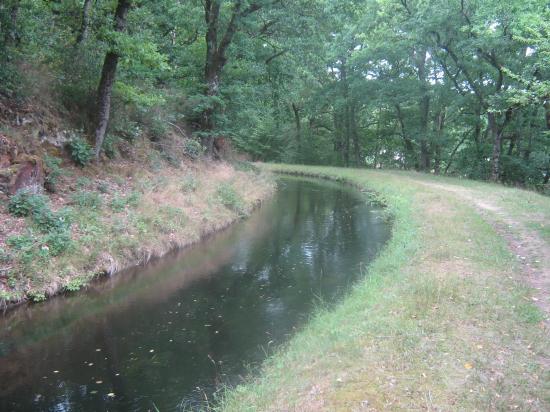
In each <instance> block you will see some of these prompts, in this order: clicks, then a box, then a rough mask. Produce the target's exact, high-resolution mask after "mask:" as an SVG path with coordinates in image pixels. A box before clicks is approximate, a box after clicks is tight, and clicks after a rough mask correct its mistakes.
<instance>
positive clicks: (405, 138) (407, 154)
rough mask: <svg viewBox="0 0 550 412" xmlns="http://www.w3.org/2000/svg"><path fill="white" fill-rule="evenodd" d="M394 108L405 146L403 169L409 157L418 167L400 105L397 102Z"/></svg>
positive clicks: (416, 167)
mask: <svg viewBox="0 0 550 412" xmlns="http://www.w3.org/2000/svg"><path fill="white" fill-rule="evenodd" d="M395 110H396V112H397V121H398V122H399V126H400V127H401V136H402V137H403V143H404V146H405V159H404V163H403V166H404V167H405V169H407V166H408V164H407V163H409V159H411V160H412V163H413V164H414V167H415V169H418V162H417V158H416V155H415V152H414V146H413V143H412V140H411V138H410V137H409V136H408V134H407V130H406V129H405V121H404V120H403V114H402V113H401V106H399V104H396V105H395Z"/></svg>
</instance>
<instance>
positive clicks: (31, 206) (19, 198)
mask: <svg viewBox="0 0 550 412" xmlns="http://www.w3.org/2000/svg"><path fill="white" fill-rule="evenodd" d="M47 203H48V198H47V197H46V196H44V195H39V194H36V193H33V192H32V191H30V190H28V189H22V190H19V191H18V192H17V193H16V194H15V195H13V196H12V197H11V198H10V201H9V203H8V211H9V212H10V213H11V214H12V215H14V216H18V217H24V216H29V215H30V214H31V213H33V212H34V211H35V210H38V209H41V208H43V207H46V206H47Z"/></svg>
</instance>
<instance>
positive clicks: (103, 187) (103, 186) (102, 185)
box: [97, 182, 109, 194]
mask: <svg viewBox="0 0 550 412" xmlns="http://www.w3.org/2000/svg"><path fill="white" fill-rule="evenodd" d="M97 190H99V192H101V193H103V194H106V193H109V184H108V183H107V182H99V183H98V184H97Z"/></svg>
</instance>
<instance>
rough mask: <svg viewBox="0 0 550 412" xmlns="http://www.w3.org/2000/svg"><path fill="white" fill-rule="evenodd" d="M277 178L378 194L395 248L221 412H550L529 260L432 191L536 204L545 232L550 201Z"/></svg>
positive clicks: (458, 204)
mask: <svg viewBox="0 0 550 412" xmlns="http://www.w3.org/2000/svg"><path fill="white" fill-rule="evenodd" d="M264 167H265V168H266V169H269V170H271V171H274V172H280V173H294V174H303V175H309V176H318V177H324V178H331V179H339V180H344V181H346V182H349V183H352V184H354V185H356V186H358V187H361V188H365V189H369V190H374V191H376V193H378V195H379V197H380V199H381V200H382V201H384V203H385V204H386V205H387V206H388V209H389V211H390V212H391V213H392V214H393V217H394V228H393V237H392V239H391V240H390V241H389V244H388V246H387V247H386V249H385V250H384V251H383V252H382V253H381V255H380V257H379V258H378V259H377V260H376V261H375V262H374V263H373V264H372V265H371V267H370V269H369V273H368V275H367V276H366V277H365V280H364V281H362V282H360V284H359V285H358V286H357V287H356V288H355V289H354V290H353V292H352V293H351V294H350V296H349V297H347V298H346V299H345V300H344V301H343V302H342V303H341V304H340V305H338V306H337V307H336V308H335V309H334V310H331V311H320V312H319V313H318V314H317V315H316V316H315V317H314V318H313V319H312V321H311V322H310V324H309V325H307V327H305V328H304V330H302V331H301V332H300V333H299V334H298V335H297V336H296V337H295V338H293V339H292V340H291V341H290V342H289V343H288V345H286V346H285V347H284V348H281V349H280V350H279V351H278V352H277V353H276V354H275V355H273V356H272V357H271V358H269V359H268V361H267V362H266V363H265V365H264V367H263V370H262V372H261V374H260V376H259V377H258V378H255V379H252V380H251V381H249V382H248V383H245V384H243V385H241V386H239V387H237V388H235V389H232V390H229V391H228V392H227V393H226V394H225V397H224V399H223V400H222V402H221V403H220V405H219V407H218V409H219V410H224V411H246V410H250V411H253V410H254V411H255V410H262V411H281V410H285V411H291V410H296V411H298V410H299V411H319V410H325V411H339V410H342V411H348V410H534V411H542V410H548V408H550V391H549V385H550V376H549V368H548V365H549V359H550V349H549V345H548V342H549V332H548V328H547V324H546V320H547V318H548V314H547V313H545V312H544V306H542V305H541V306H537V305H536V304H537V302H538V299H539V298H538V297H537V296H539V295H541V296H546V297H547V296H548V294H547V290H544V289H534V288H533V287H532V285H531V284H530V283H529V281H528V279H526V278H525V274H524V271H523V270H522V264H523V265H525V264H524V263H522V262H523V261H524V260H525V259H521V257H520V258H519V259H518V257H517V256H516V254H517V253H516V252H515V251H512V250H510V248H509V247H508V244H509V242H510V240H509V239H506V238H504V237H503V236H501V232H499V230H498V228H497V229H495V227H494V226H493V221H492V220H490V219H487V217H486V216H485V215H482V214H480V212H479V209H478V208H477V207H476V206H475V205H473V204H472V203H471V202H470V201H469V199H467V198H464V197H461V196H456V195H453V194H452V193H449V192H448V190H447V191H442V190H440V188H439V187H433V185H434V184H438V185H445V186H446V187H452V186H457V187H460V186H463V185H467V186H470V187H475V189H476V190H477V193H476V195H477V194H481V193H491V194H492V196H493V197H494V198H498V199H501V200H502V202H503V203H504V204H506V205H507V207H508V208H509V209H510V210H511V212H510V213H513V214H514V216H527V214H528V212H532V208H533V205H536V206H537V210H539V211H540V213H539V214H537V216H538V219H539V220H540V222H539V226H538V227H540V228H542V229H541V232H543V231H544V228H545V225H548V223H549V220H548V219H549V216H548V213H550V199H548V198H545V197H543V196H540V195H536V194H534V193H529V200H530V202H523V201H522V200H521V199H523V198H524V197H525V193H527V192H524V191H521V190H517V189H509V188H504V187H500V186H496V185H487V184H482V183H473V182H463V181H459V180H454V179H438V178H432V177H429V176H425V175H419V174H411V173H401V172H382V171H365V170H350V169H347V170H346V169H337V168H328V167H306V166H287V165H265V166H264ZM436 189H437V190H436ZM530 215H532V213H531V214H530ZM511 233H513V232H511ZM539 239H542V241H543V242H545V243H544V245H543V246H545V247H546V248H548V238H547V237H544V236H543V235H540V236H539ZM522 256H524V257H526V258H529V259H530V257H529V256H530V255H527V256H525V255H522ZM537 260H538V259H537ZM534 263H536V262H534ZM539 263H540V262H539ZM541 266H542V265H541ZM542 269H543V270H544V269H545V268H544V267H542ZM546 269H547V268H546ZM539 287H540V285H539Z"/></svg>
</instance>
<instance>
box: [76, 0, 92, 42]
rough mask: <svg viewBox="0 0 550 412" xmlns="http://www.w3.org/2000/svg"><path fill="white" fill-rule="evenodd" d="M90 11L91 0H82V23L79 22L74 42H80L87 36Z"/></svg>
mask: <svg viewBox="0 0 550 412" xmlns="http://www.w3.org/2000/svg"><path fill="white" fill-rule="evenodd" d="M91 11H92V0H84V6H83V7H82V23H81V24H80V31H79V32H78V36H77V38H76V44H77V45H78V44H80V43H82V42H84V41H86V39H87V38H88V33H89V31H90V14H91Z"/></svg>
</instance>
